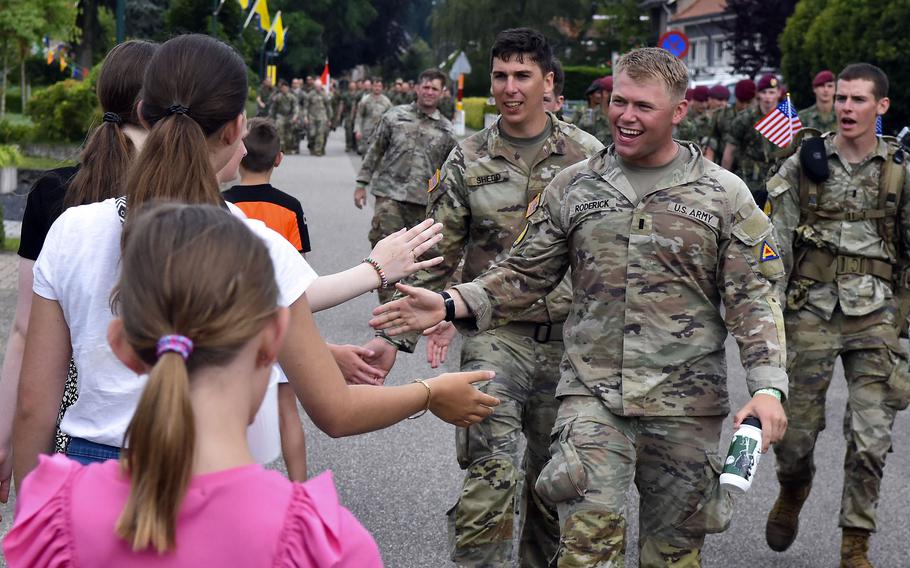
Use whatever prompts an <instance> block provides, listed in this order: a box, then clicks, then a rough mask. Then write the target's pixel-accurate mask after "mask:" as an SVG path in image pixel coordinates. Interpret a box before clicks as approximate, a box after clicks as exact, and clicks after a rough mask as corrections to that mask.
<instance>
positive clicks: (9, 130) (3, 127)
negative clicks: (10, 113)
mask: <svg viewBox="0 0 910 568" xmlns="http://www.w3.org/2000/svg"><path fill="white" fill-rule="evenodd" d="M34 135H35V128H34V127H33V126H32V125H30V124H26V123H22V122H13V121H11V120H0V144H22V143H24V142H30V141H31V140H32V138H33V137H34Z"/></svg>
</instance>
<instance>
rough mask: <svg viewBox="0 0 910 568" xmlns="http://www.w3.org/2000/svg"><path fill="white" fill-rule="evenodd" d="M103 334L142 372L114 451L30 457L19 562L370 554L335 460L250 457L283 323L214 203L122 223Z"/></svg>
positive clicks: (176, 562)
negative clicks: (291, 472) (100, 458)
mask: <svg viewBox="0 0 910 568" xmlns="http://www.w3.org/2000/svg"><path fill="white" fill-rule="evenodd" d="M113 306H114V307H115V309H116V310H117V314H118V318H117V319H115V320H114V321H113V322H112V323H111V325H110V328H109V330H108V340H109V343H110V345H111V348H112V349H113V351H114V353H115V354H116V356H117V358H118V359H120V360H121V361H122V362H123V363H124V364H125V365H127V366H128V367H129V368H130V369H132V370H133V371H135V372H137V373H148V374H149V379H148V383H147V385H146V387H145V389H144V391H143V393H142V397H141V399H140V401H139V405H138V407H137V409H136V412H135V414H134V416H133V419H132V421H131V422H130V424H129V427H128V429H127V438H128V441H129V444H128V446H129V450H128V451H124V455H123V457H121V459H120V461H119V462H117V461H114V460H111V461H108V462H105V463H100V464H92V465H89V466H82V465H79V464H78V463H76V462H73V461H70V460H69V459H67V458H66V457H64V456H61V455H57V456H54V457H47V456H42V457H41V459H40V464H39V465H38V467H37V468H36V469H35V470H34V471H33V472H32V473H31V475H29V476H28V477H27V478H26V479H25V480H24V483H23V484H22V487H21V491H20V493H19V497H18V502H17V513H16V523H15V525H14V526H13V528H12V530H11V531H10V532H9V534H8V535H7V537H6V540H5V541H4V543H3V547H4V553H5V555H6V560H7V562H8V563H9V566H10V567H11V568H15V567H18V566H29V567H37V568H40V567H42V566H156V567H157V566H168V567H171V566H173V567H177V566H186V567H190V566H192V567H197V566H243V567H257V566H299V567H335V566H338V567H341V566H350V567H357V568H371V567H376V566H382V561H381V559H380V556H379V551H378V549H377V547H376V544H375V542H374V541H373V539H372V538H371V537H370V535H369V533H368V532H367V531H366V529H364V528H363V527H362V526H361V525H360V523H358V522H357V520H356V519H355V518H354V517H353V515H351V513H350V512H349V511H348V510H347V509H345V508H343V507H341V506H340V505H339V503H338V496H337V495H336V493H335V488H334V485H333V482H332V477H331V474H330V473H328V472H326V473H324V474H322V475H320V476H318V477H316V478H314V479H312V480H311V481H308V482H306V483H292V482H290V481H288V480H287V479H285V478H284V477H283V476H282V475H280V474H279V473H277V472H273V471H266V470H264V469H263V468H262V467H261V466H259V465H257V464H256V463H255V461H254V459H253V457H252V456H251V454H250V449H249V447H248V445H247V437H246V428H247V426H248V425H249V424H250V422H251V421H252V419H253V417H254V416H255V413H256V410H257V409H258V408H259V406H260V404H261V402H262V398H263V396H264V393H265V390H266V387H267V384H268V380H269V374H270V372H271V366H272V364H273V363H274V362H275V359H276V357H277V355H278V352H279V349H280V346H281V344H282V341H283V340H284V337H285V333H286V331H287V328H288V321H289V314H288V309H287V308H281V307H279V306H278V287H277V284H276V282H275V276H274V269H273V265H272V261H271V259H270V255H269V251H268V249H267V247H266V246H265V244H264V243H263V241H262V240H260V239H259V238H257V237H256V236H255V235H254V234H253V233H252V232H251V231H250V230H249V229H248V228H247V226H246V225H245V223H244V221H242V220H240V219H238V218H237V217H235V216H233V215H231V214H229V213H227V212H225V211H223V210H221V209H219V208H217V207H213V206H206V205H173V204H171V205H162V206H155V207H151V208H145V211H143V212H142V213H141V214H139V216H138V217H137V218H135V219H133V220H131V221H130V222H129V223H127V225H126V228H125V232H124V251H123V260H122V268H121V275H120V281H119V284H118V286H117V288H116V290H115V295H114V298H113Z"/></svg>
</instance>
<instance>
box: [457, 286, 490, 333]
mask: <svg viewBox="0 0 910 568" xmlns="http://www.w3.org/2000/svg"><path fill="white" fill-rule="evenodd" d="M454 288H455V289H456V290H458V293H459V294H461V297H462V299H463V300H464V303H465V305H467V306H468V309H469V310H470V311H471V315H472V316H474V319H473V320H472V319H466V320H459V321H457V322H455V326H456V327H458V329H459V331H462V332H463V333H464V334H465V335H474V334H475V333H479V331H480V330H482V329H489V328H490V323H491V306H490V297H489V296H488V295H487V291H486V290H484V288H483V286H481V285H480V284H476V283H474V282H468V283H467V284H458V285H457V286H455V287H454Z"/></svg>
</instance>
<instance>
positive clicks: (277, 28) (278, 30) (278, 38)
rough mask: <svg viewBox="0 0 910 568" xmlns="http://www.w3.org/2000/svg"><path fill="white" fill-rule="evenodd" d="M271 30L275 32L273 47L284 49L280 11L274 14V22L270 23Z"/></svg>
mask: <svg viewBox="0 0 910 568" xmlns="http://www.w3.org/2000/svg"><path fill="white" fill-rule="evenodd" d="M272 31H273V32H274V33H275V49H276V50H277V51H284V34H285V29H284V24H283V23H282V22H281V12H280V11H279V12H278V14H277V15H276V16H275V22H274V23H273V24H272Z"/></svg>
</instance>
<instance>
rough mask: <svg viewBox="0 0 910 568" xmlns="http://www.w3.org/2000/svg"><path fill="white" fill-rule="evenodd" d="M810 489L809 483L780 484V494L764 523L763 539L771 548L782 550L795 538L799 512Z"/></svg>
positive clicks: (797, 529) (788, 546)
mask: <svg viewBox="0 0 910 568" xmlns="http://www.w3.org/2000/svg"><path fill="white" fill-rule="evenodd" d="M810 489H812V484H811V483H807V484H805V485H794V484H783V483H782V484H781V486H780V494H779V495H778V496H777V501H775V502H774V507H772V508H771V512H770V513H768V523H767V524H766V525H765V539H766V540H767V541H768V546H770V547H771V550H775V551H777V552H783V551H785V550H787V549H788V548H790V545H791V544H793V541H794V540H796V533H797V532H798V531H799V512H800V511H801V510H802V508H803V503H805V502H806V499H808V497H809V490H810Z"/></svg>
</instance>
